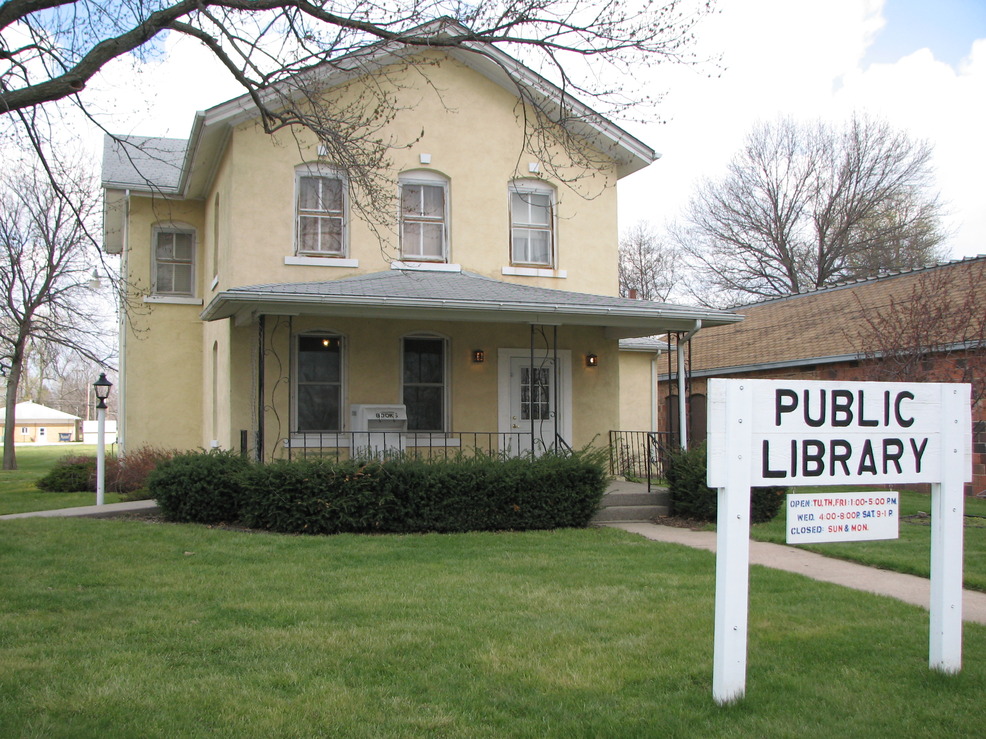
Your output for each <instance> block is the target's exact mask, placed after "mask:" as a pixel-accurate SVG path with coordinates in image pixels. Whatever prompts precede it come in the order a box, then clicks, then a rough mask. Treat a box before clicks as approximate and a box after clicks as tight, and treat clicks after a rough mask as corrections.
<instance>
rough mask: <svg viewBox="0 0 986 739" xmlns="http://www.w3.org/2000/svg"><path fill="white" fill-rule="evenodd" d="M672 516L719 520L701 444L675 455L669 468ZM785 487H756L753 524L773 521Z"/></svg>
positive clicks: (754, 490) (752, 499)
mask: <svg viewBox="0 0 986 739" xmlns="http://www.w3.org/2000/svg"><path fill="white" fill-rule="evenodd" d="M666 475H667V479H668V492H669V494H670V499H671V504H670V513H671V515H672V516H683V517H686V518H694V519H698V520H700V521H715V520H716V514H717V509H718V493H717V492H716V491H715V490H714V489H712V488H710V487H708V486H707V485H706V484H705V479H706V451H705V445H704V444H697V445H695V446H693V447H691V448H690V449H688V450H687V451H682V450H678V451H675V452H672V453H671V455H670V458H669V460H668V467H667V473H666ZM785 494H787V488H785V487H756V488H753V489H752V490H751V491H750V521H751V522H752V523H763V522H766V521H770V520H771V519H773V518H774V516H776V515H777V512H778V511H779V510H780V509H781V506H782V505H783V504H784V496H785Z"/></svg>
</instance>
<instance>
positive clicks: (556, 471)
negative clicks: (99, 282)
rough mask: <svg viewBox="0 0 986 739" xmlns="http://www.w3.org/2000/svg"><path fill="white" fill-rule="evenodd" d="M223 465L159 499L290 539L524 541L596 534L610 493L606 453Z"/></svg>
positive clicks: (179, 476) (179, 479)
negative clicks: (479, 534) (511, 534)
mask: <svg viewBox="0 0 986 739" xmlns="http://www.w3.org/2000/svg"><path fill="white" fill-rule="evenodd" d="M197 460H200V461H197ZM216 461H217V460H216V455H215V453H212V454H209V453H198V454H188V455H182V456H181V458H180V463H179V464H170V465H169V464H165V465H163V466H162V467H161V468H159V469H158V470H157V471H156V472H155V474H154V475H152V478H151V484H150V489H151V493H152V495H153V496H154V497H155V498H157V500H158V504H159V505H160V506H161V508H162V510H163V511H164V513H165V515H167V516H168V517H169V518H173V519H176V520H182V521H192V522H194V521H197V522H200V523H215V522H216V518H215V516H216V513H217V511H219V510H224V511H225V512H226V514H225V515H226V519H225V520H226V521H227V522H230V523H233V522H239V523H242V524H244V525H246V526H249V527H251V528H257V529H264V530H268V531H277V532H283V533H307V534H335V533H343V532H348V533H370V532H392V533H415V532H425V531H434V532H463V531H501V530H513V531H520V530H534V529H553V528H568V527H583V526H586V525H587V524H588V523H589V520H590V519H591V518H592V516H593V514H594V513H595V512H596V509H597V508H598V506H599V502H600V500H601V499H602V496H603V493H604V492H605V489H606V467H605V452H604V451H600V450H582V451H579V452H574V453H565V454H544V455H542V456H540V457H536V458H535V457H526V458H511V459H507V458H502V457H498V456H486V455H477V456H473V457H466V456H463V457H460V458H457V459H454V460H440V461H425V460H420V459H410V458H397V459H390V460H384V461H377V460H358V459H354V460H346V461H342V462H334V461H325V460H303V461H293V462H287V461H279V462H274V463H271V464H246V463H243V464H242V465H238V464H225V465H217V464H216ZM197 466H198V467H201V473H199V472H196V467H197ZM210 478H212V484H211V485H210V484H204V483H205V482H206V480H208V479H210ZM220 478H221V479H220ZM192 483H194V484H192ZM183 488H184V489H186V490H187V491H188V492H187V494H183V493H182V489H183ZM214 496H215V497H218V498H221V500H213V499H212V498H213V497H214Z"/></svg>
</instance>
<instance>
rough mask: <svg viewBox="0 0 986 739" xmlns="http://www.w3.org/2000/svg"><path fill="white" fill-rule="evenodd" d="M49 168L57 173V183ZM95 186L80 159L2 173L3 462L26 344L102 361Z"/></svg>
mask: <svg viewBox="0 0 986 739" xmlns="http://www.w3.org/2000/svg"><path fill="white" fill-rule="evenodd" d="M50 174H54V175H56V177H57V186H56V185H55V184H54V183H53V181H52V179H51V177H50ZM99 202H100V200H99V190H98V188H97V186H96V183H95V182H93V181H92V178H91V176H88V175H86V174H85V170H84V169H83V168H80V167H79V166H78V165H67V166H65V167H58V168H57V169H49V170H45V169H40V168H26V169H18V168H12V169H8V170H6V171H5V172H3V173H2V175H0V301H2V304H0V371H2V374H3V375H4V377H5V379H6V393H5V395H6V397H5V401H6V417H7V418H8V419H10V420H11V422H9V423H7V424H5V426H4V440H3V468H4V469H5V470H6V469H16V466H17V463H16V457H15V453H14V423H13V422H12V420H13V419H14V406H15V405H16V403H17V390H18V387H19V385H20V381H21V376H22V372H23V370H24V364H25V361H26V351H27V348H28V345H29V344H30V343H33V344H35V345H55V346H60V347H64V348H65V349H68V350H70V351H72V352H75V353H77V354H79V355H81V356H82V357H85V358H86V359H88V360H90V361H92V362H94V363H97V364H103V363H105V361H106V358H107V356H108V355H109V354H110V352H109V350H108V349H106V348H104V346H103V341H102V336H103V335H104V332H103V331H101V316H100V310H101V309H100V306H99V304H98V303H96V302H94V301H93V300H92V297H93V295H92V292H93V287H92V285H91V280H92V271H93V269H94V263H95V257H94V255H93V253H92V250H91V247H90V245H91V239H90V237H89V234H88V230H87V221H91V220H92V219H94V218H97V217H98V205H99Z"/></svg>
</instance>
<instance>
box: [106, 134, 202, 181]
mask: <svg viewBox="0 0 986 739" xmlns="http://www.w3.org/2000/svg"><path fill="white" fill-rule="evenodd" d="M187 147H188V140H187V139H164V138H156V137H153V136H109V135H107V136H106V137H105V138H104V140H103V187H116V188H121V189H123V188H133V189H139V190H155V191H160V192H177V191H178V186H179V184H180V179H181V168H182V163H183V162H184V160H185V150H186V149H187Z"/></svg>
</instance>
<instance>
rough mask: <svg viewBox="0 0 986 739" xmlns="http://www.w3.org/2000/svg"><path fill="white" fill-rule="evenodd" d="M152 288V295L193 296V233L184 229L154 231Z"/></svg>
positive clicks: (162, 228) (159, 229)
mask: <svg viewBox="0 0 986 739" xmlns="http://www.w3.org/2000/svg"><path fill="white" fill-rule="evenodd" d="M151 286H152V292H153V293H154V294H155V295H186V296H191V295H194V294H195V231H194V230H192V229H186V228H170V227H160V228H155V229H154V259H153V261H152V262H151Z"/></svg>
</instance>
